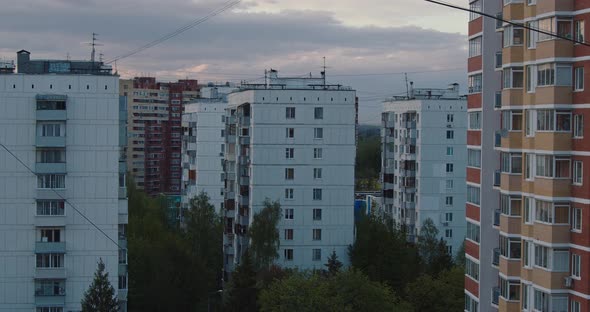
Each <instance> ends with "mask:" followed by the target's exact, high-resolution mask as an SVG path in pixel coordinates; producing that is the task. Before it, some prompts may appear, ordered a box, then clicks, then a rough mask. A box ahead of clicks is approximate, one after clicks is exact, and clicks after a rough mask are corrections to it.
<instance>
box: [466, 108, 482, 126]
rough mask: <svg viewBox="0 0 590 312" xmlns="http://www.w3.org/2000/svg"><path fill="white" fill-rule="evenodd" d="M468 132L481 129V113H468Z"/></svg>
mask: <svg viewBox="0 0 590 312" xmlns="http://www.w3.org/2000/svg"><path fill="white" fill-rule="evenodd" d="M468 115H469V130H480V129H481V112H470V113H469V114H468Z"/></svg>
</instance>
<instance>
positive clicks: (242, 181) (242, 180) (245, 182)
mask: <svg viewBox="0 0 590 312" xmlns="http://www.w3.org/2000/svg"><path fill="white" fill-rule="evenodd" d="M249 184H250V177H240V185H249Z"/></svg>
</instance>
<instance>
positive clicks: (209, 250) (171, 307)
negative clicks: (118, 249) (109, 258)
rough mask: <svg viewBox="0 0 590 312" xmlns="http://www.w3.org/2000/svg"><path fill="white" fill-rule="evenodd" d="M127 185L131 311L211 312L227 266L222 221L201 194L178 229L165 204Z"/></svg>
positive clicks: (129, 305) (131, 185)
mask: <svg viewBox="0 0 590 312" xmlns="http://www.w3.org/2000/svg"><path fill="white" fill-rule="evenodd" d="M127 185H128V186H129V188H128V196H129V229H128V250H129V252H128V259H129V294H128V298H129V302H128V309H129V311H146V312H151V311H206V310H207V303H208V302H207V301H208V294H209V293H210V292H213V291H217V290H218V289H219V285H218V283H219V281H220V279H221V277H220V274H221V267H222V266H223V262H222V260H223V259H222V256H221V247H220V246H221V244H222V243H221V239H222V233H223V232H222V231H223V229H222V224H221V219H220V217H219V216H217V215H216V214H215V213H214V211H212V209H211V206H210V205H209V204H208V202H207V200H205V198H206V196H202V195H203V194H201V195H199V196H198V197H197V198H196V200H194V201H193V203H194V204H195V205H194V206H192V207H191V210H190V211H189V212H188V213H187V223H186V226H185V227H178V226H177V225H175V224H174V225H173V224H171V223H169V222H168V213H167V209H168V208H167V207H166V205H164V204H163V203H165V201H164V200H161V199H158V198H150V197H148V196H147V195H146V194H145V193H143V192H141V191H138V190H137V189H136V188H135V186H134V184H133V183H132V182H131V183H128V184H127ZM201 227H204V228H205V229H206V230H203V229H201ZM205 231H206V233H205Z"/></svg>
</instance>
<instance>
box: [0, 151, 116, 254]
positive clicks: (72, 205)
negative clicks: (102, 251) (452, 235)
mask: <svg viewBox="0 0 590 312" xmlns="http://www.w3.org/2000/svg"><path fill="white" fill-rule="evenodd" d="M0 146H2V148H4V149H5V150H6V152H8V154H10V155H11V156H12V157H14V159H16V161H18V162H19V163H20V164H21V165H23V167H25V168H26V169H27V170H28V171H29V172H30V173H32V174H33V175H34V176H35V177H37V173H35V171H33V169H31V168H30V167H29V166H27V164H25V163H24V162H23V161H22V160H21V159H20V158H18V156H16V155H15V154H14V153H13V152H12V151H10V150H9V149H8V147H6V145H4V144H3V143H1V142H0ZM50 190H51V191H53V192H54V193H55V195H57V196H58V197H59V198H60V199H61V200H63V201H64V202H66V203H67V204H68V205H70V207H72V209H74V210H75V211H76V212H77V213H78V214H80V216H82V218H84V219H85V220H86V221H88V223H90V224H91V225H92V226H93V227H95V228H96V229H97V230H98V231H99V232H100V233H102V235H104V236H105V237H106V238H107V239H108V240H110V241H111V242H113V244H115V246H117V248H119V249H126V248H123V247H121V246H120V245H119V243H118V242H117V241H115V240H114V239H112V238H111V237H110V236H109V235H108V234H107V233H106V232H105V231H103V230H102V229H101V228H100V227H98V225H96V224H95V223H94V222H92V220H90V219H89V218H88V217H87V216H86V215H85V214H83V213H82V212H81V211H80V210H79V209H78V208H76V206H74V204H72V203H71V202H70V201H68V200H67V199H65V198H64V197H63V196H61V194H60V193H59V192H58V191H56V190H55V189H54V188H50Z"/></svg>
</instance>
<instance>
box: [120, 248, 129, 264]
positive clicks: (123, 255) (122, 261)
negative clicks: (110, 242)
mask: <svg viewBox="0 0 590 312" xmlns="http://www.w3.org/2000/svg"><path fill="white" fill-rule="evenodd" d="M119 263H120V264H127V249H123V248H121V249H119Z"/></svg>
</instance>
